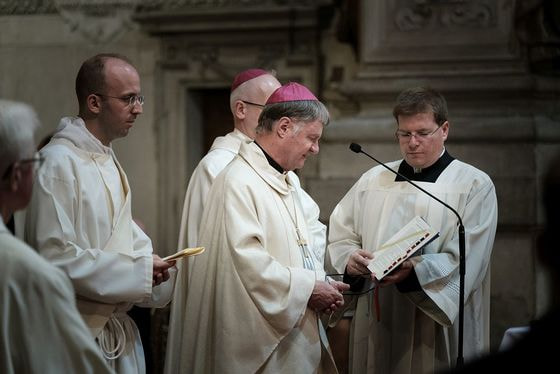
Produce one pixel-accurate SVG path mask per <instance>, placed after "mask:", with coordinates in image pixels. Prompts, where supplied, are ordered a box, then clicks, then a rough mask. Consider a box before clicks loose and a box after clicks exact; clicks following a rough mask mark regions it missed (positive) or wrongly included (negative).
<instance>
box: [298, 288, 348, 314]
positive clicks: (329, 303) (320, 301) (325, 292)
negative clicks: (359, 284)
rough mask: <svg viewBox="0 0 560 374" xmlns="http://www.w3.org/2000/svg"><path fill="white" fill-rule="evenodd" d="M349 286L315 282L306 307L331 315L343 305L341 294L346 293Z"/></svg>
mask: <svg viewBox="0 0 560 374" xmlns="http://www.w3.org/2000/svg"><path fill="white" fill-rule="evenodd" d="M349 288H350V286H349V285H348V284H346V283H342V282H337V281H331V282H324V281H315V287H313V293H312V294H311V297H310V298H309V301H308V302H307V305H308V306H309V307H310V308H311V309H313V310H315V311H317V312H322V313H332V312H334V311H335V310H337V309H338V308H340V307H342V306H343V305H344V298H343V297H342V292H344V291H347V290H348V289H349Z"/></svg>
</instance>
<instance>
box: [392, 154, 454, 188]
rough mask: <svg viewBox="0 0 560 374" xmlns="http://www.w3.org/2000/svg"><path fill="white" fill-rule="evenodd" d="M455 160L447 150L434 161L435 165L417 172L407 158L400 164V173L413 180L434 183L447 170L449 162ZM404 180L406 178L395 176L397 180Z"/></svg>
mask: <svg viewBox="0 0 560 374" xmlns="http://www.w3.org/2000/svg"><path fill="white" fill-rule="evenodd" d="M453 160H455V158H454V157H453V156H451V155H450V154H449V153H448V152H447V150H446V151H444V152H443V155H442V156H441V157H440V158H439V159H438V160H437V161H436V162H434V164H433V165H431V166H428V167H427V168H424V169H422V171H421V172H419V173H415V172H414V168H413V167H412V166H410V165H409V164H407V163H406V161H405V160H402V162H401V164H400V166H399V173H401V174H402V175H404V176H405V177H407V178H409V179H410V180H413V181H419V182H431V183H434V182H435V181H436V180H437V179H438V177H439V176H440V174H441V173H442V172H443V171H444V170H445V168H446V167H447V166H449V164H450V163H451V161H453ZM402 181H404V179H403V178H401V177H400V176H398V175H397V177H396V178H395V182H402Z"/></svg>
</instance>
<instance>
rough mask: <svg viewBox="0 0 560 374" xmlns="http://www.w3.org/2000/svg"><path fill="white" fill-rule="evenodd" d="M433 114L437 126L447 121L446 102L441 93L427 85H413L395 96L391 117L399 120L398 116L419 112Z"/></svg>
mask: <svg viewBox="0 0 560 374" xmlns="http://www.w3.org/2000/svg"><path fill="white" fill-rule="evenodd" d="M429 112H432V113H433V114H434V120H435V122H436V124H437V125H438V126H441V125H443V124H444V123H445V121H447V116H448V112H447V102H446V101H445V98H444V97H443V95H442V94H441V93H439V92H438V91H436V90H434V89H433V88H429V87H414V88H409V89H407V90H404V91H403V92H401V93H400V94H399V96H398V97H397V103H396V105H395V108H394V109H393V117H395V119H396V120H397V123H398V122H399V116H413V115H415V114H419V113H429Z"/></svg>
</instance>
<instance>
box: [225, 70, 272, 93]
mask: <svg viewBox="0 0 560 374" xmlns="http://www.w3.org/2000/svg"><path fill="white" fill-rule="evenodd" d="M265 74H270V72H268V71H266V70H263V69H247V70H245V71H242V72H241V73H239V74H237V75H236V76H235V78H234V79H233V83H232V84H231V92H233V90H235V89H236V88H237V87H239V86H241V85H242V84H243V83H245V82H247V81H250V80H251V79H253V78H256V77H260V76H261V75H265Z"/></svg>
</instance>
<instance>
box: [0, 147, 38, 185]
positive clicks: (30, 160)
mask: <svg viewBox="0 0 560 374" xmlns="http://www.w3.org/2000/svg"><path fill="white" fill-rule="evenodd" d="M33 162H38V163H39V166H37V169H39V168H40V167H41V165H43V162H45V158H44V157H43V156H41V155H40V154H39V153H37V154H35V156H33V157H30V158H22V159H21V160H17V161H15V162H13V163H12V164H11V165H10V166H8V168H7V169H6V171H5V172H4V174H3V175H2V180H4V179H6V178H7V177H8V175H10V174H11V172H12V171H13V170H14V165H16V164H17V165H22V164H29V163H33ZM35 171H36V170H35Z"/></svg>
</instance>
